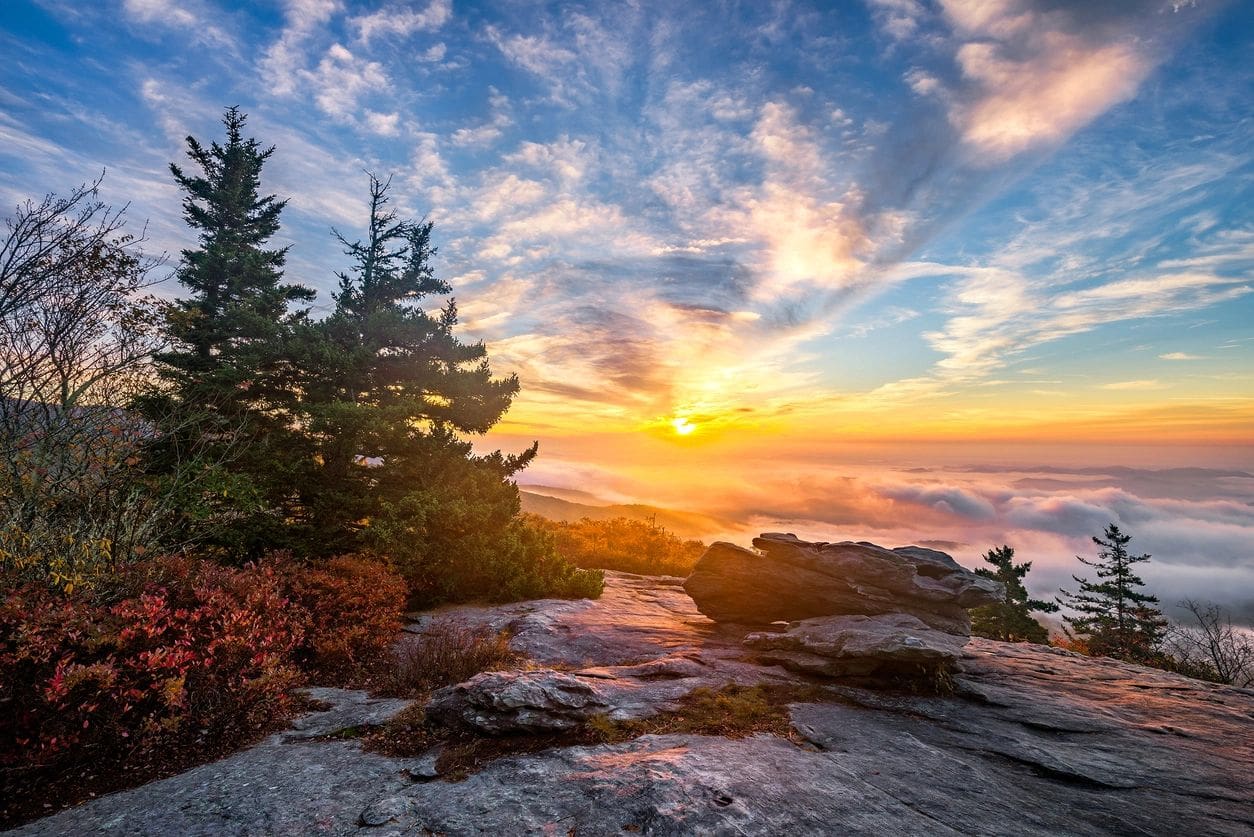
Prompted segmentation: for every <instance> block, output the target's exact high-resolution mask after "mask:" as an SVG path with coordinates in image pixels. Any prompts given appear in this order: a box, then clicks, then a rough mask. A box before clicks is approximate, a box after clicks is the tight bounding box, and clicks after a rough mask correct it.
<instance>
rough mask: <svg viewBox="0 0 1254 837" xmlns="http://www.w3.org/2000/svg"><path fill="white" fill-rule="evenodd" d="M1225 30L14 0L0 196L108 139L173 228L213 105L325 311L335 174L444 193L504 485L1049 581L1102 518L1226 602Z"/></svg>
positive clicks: (1239, 545) (1215, 21)
mask: <svg viewBox="0 0 1254 837" xmlns="http://www.w3.org/2000/svg"><path fill="white" fill-rule="evenodd" d="M1251 46H1254V10H1252V9H1251V7H1250V6H1249V4H1248V3H1247V4H1242V3H1239V2H1229V3H1223V2H1211V1H1210V0H1196V2H1180V0H1176V1H1175V2H1162V0H1145V1H1144V2H1139V1H1137V0H1111V2H1105V3H1091V2H1068V0H981V1H980V2H977V1H976V0H940V2H935V3H928V2H921V0H868V2H865V3H860V2H846V3H806V2H790V1H787V0H780V2H745V3H735V2H721V3H720V2H701V3H683V4H680V3H673V2H658V3H650V2H630V1H629V0H618V1H617V2H606V3H596V2H589V3H541V2H522V0H514V1H513V2H511V1H510V0H504V1H503V2H495V3H471V2H465V0H416V2H380V0H370V2H348V0H286V2H270V3H267V2H255V3H229V2H225V0H73V1H72V2H71V1H70V0H6V2H4V3H3V4H0V49H2V50H3V54H4V56H5V60H4V61H3V62H0V205H3V206H4V207H6V208H8V207H12V206H14V205H16V204H17V203H18V202H19V201H20V200H22V199H24V198H25V197H28V196H37V195H41V194H43V193H45V192H48V191H58V190H59V191H64V190H66V189H69V188H71V187H72V186H74V185H75V184H77V183H79V182H82V181H84V180H89V179H92V178H93V177H95V176H96V175H98V174H99V173H100V172H101V170H106V171H107V173H106V177H105V181H104V186H103V193H104V197H105V198H106V199H107V200H110V201H112V202H114V203H118V204H121V203H128V202H129V204H130V210H129V215H130V217H131V219H132V221H131V223H132V226H133V228H135V229H139V228H143V227H144V225H145V224H146V234H147V237H148V241H147V246H148V247H149V248H151V249H153V250H156V251H165V252H168V253H171V254H177V252H178V251H179V249H180V248H181V247H183V246H186V245H187V244H189V243H190V241H191V236H190V235H189V234H188V232H187V231H186V230H185V229H184V228H183V227H182V225H181V222H180V218H179V211H178V206H179V196H178V193H177V191H176V189H175V187H174V184H173V182H172V180H171V178H170V176H169V172H168V164H169V163H170V162H172V161H180V160H181V157H182V154H183V149H184V138H185V137H186V136H187V135H188V134H193V135H195V136H197V137H199V138H202V139H210V138H213V137H215V136H217V135H218V133H217V132H218V131H219V125H218V119H219V118H220V115H221V110H222V108H223V107H225V106H228V105H239V106H240V107H241V108H242V109H243V110H244V111H246V112H247V113H248V114H249V127H250V129H251V131H252V133H253V134H254V135H255V136H257V137H258V138H259V139H260V140H261V141H263V142H265V143H268V144H274V145H275V146H276V151H275V154H274V156H273V157H272V158H271V160H270V162H269V163H268V164H267V167H266V170H265V172H264V177H263V181H264V186H265V187H266V189H268V190H269V191H272V192H274V193H276V194H278V195H280V196H282V197H286V198H289V199H290V203H289V204H288V207H287V209H286V211H285V212H284V216H283V221H284V226H283V231H282V233H281V243H283V244H289V245H291V248H292V249H291V252H290V255H289V268H288V279H289V280H294V281H299V282H301V283H303V284H306V285H308V286H310V287H314V288H316V289H318V290H319V291H320V296H319V299H318V302H317V306H316V309H315V313H316V312H317V311H319V310H325V309H326V306H327V305H328V304H329V303H330V299H329V291H330V289H331V288H332V287H333V286H334V282H335V279H334V273H335V271H336V270H338V269H341V268H343V267H344V266H345V264H346V259H345V257H344V256H343V254H342V253H341V252H340V248H339V246H338V245H337V244H336V243H335V241H334V240H333V238H332V236H331V234H330V231H331V229H332V228H336V229H338V230H340V231H341V232H343V233H345V234H346V235H348V236H349V237H353V236H354V234H359V233H360V231H361V230H362V229H363V227H364V224H365V221H366V204H365V197H366V194H367V192H366V190H367V175H366V173H365V172H366V171H370V172H374V173H377V174H379V175H382V176H389V175H390V176H392V178H393V180H392V183H393V195H394V197H395V199H396V201H397V204H398V206H399V207H400V208H401V209H402V210H403V211H405V212H407V213H409V214H411V215H413V216H415V217H424V216H425V217H428V218H430V219H431V220H433V221H434V222H435V224H436V229H435V238H436V243H437V244H438V246H439V248H440V253H439V256H438V258H437V267H438V270H439V272H440V275H441V276H443V277H444V278H446V279H447V280H449V281H450V282H451V284H452V286H453V289H454V295H455V297H456V299H457V303H458V307H459V311H460V313H461V317H462V326H461V327H462V333H463V334H464V335H465V336H466V337H467V338H468V339H475V340H483V341H485V342H486V344H487V346H488V349H489V353H490V356H491V358H492V359H493V364H494V369H496V370H497V371H499V372H502V373H507V372H512V373H517V374H518V375H519V377H520V379H521V381H522V392H521V395H520V396H519V398H518V400H517V401H516V403H515V405H514V408H513V409H512V410H511V411H510V413H509V414H508V415H507V416H506V418H505V420H504V421H503V422H502V423H501V425H500V426H499V427H498V428H497V429H496V430H494V431H493V433H492V434H490V436H489V437H488V438H487V439H486V440H484V442H483V447H484V448H485V449H489V448H493V447H498V446H499V447H504V448H506V449H509V450H518V449H520V448H521V447H523V446H525V445H526V444H529V443H530V441H531V440H533V439H538V440H539V441H540V443H541V457H540V459H539V460H538V462H537V464H536V465H535V466H533V468H532V469H531V471H530V472H529V473H528V474H527V475H526V476H525V477H524V480H525V481H531V482H537V483H544V484H550V485H559V486H565V487H569V488H581V489H586V490H591V491H594V492H595V493H598V494H599V495H601V496H604V497H607V498H609V499H615V500H618V499H631V500H643V501H647V502H655V503H659V504H664V505H668V506H672V507H678V508H687V509H691V510H694V511H702V512H707V513H712V514H718V515H720V516H721V517H723V518H725V519H727V520H729V521H734V522H735V523H736V524H737V525H738V526H743V527H745V531H749V529H751V528H752V527H754V526H757V525H759V524H760V525H761V526H763V527H772V526H787V527H790V528H791V529H792V530H795V531H798V532H799V533H801V532H804V533H807V534H811V535H815V536H816V537H817V536H823V535H826V537H824V539H828V540H837V539H841V538H844V537H866V538H868V539H871V540H877V541H879V542H887V541H889V540H893V539H898V540H897V541H896V542H905V541H919V540H925V539H926V540H933V541H944V542H947V543H951V544H953V551H954V553H955V555H957V556H958V557H959V558H960V560H963V561H965V562H966V563H968V564H973V563H974V562H976V561H978V556H979V553H980V552H981V551H982V550H984V549H987V548H988V547H989V546H992V545H994V544H995V543H998V542H1001V541H1003V540H1006V541H1009V542H1011V543H1014V544H1015V545H1016V547H1017V548H1018V549H1019V550H1020V554H1021V555H1022V556H1023V557H1029V558H1032V559H1033V560H1034V561H1035V562H1036V564H1037V569H1036V570H1035V571H1034V578H1037V579H1038V581H1036V582H1034V584H1035V586H1036V587H1037V588H1041V589H1043V588H1044V587H1050V586H1053V587H1056V586H1057V585H1058V584H1059V583H1063V582H1065V581H1067V580H1068V577H1069V573H1070V572H1071V571H1072V570H1074V569H1078V566H1076V565H1074V555H1075V554H1077V553H1080V554H1089V555H1091V553H1092V548H1091V546H1092V545H1091V544H1089V543H1088V542H1087V541H1088V538H1089V537H1090V536H1091V535H1093V534H1097V533H1098V532H1099V531H1100V529H1101V527H1102V526H1103V525H1104V524H1105V523H1106V522H1110V521H1118V522H1120V523H1121V524H1122V525H1123V526H1124V528H1125V529H1127V530H1129V531H1131V532H1132V533H1133V535H1134V537H1135V538H1136V540H1134V543H1133V546H1134V547H1137V546H1140V547H1141V548H1143V549H1144V550H1145V551H1149V552H1152V553H1153V554H1154V555H1155V562H1154V565H1153V566H1154V568H1153V569H1152V571H1151V570H1147V571H1146V576H1147V579H1148V580H1150V581H1151V582H1152V583H1153V584H1154V585H1157V586H1158V587H1159V588H1160V591H1161V595H1162V596H1163V597H1164V599H1165V600H1166V599H1168V598H1178V597H1179V596H1182V595H1199V596H1205V597H1208V598H1213V599H1216V600H1221V601H1223V602H1225V603H1228V604H1230V605H1231V606H1233V607H1234V608H1238V609H1240V610H1241V611H1242V612H1245V613H1248V614H1250V615H1251V617H1250V618H1254V477H1251V476H1250V474H1251V473H1254V294H1252V293H1251V291H1252V290H1254V277H1252V275H1251V266H1252V265H1254V213H1251V210H1250V209H1249V207H1250V206H1251V205H1254V201H1252V200H1251V197H1252V194H1251V193H1252V191H1254V190H1252V189H1251V180H1252V177H1254V120H1252V117H1254V108H1252V105H1254V93H1252V92H1251V91H1254V78H1252V76H1254V62H1251V61H1250V60H1249V56H1250V55H1251V54H1252V51H1251ZM175 258H176V255H175ZM163 291H164V292H166V293H170V294H174V293H177V291H178V289H177V288H176V287H174V286H168V287H166V288H164V289H163Z"/></svg>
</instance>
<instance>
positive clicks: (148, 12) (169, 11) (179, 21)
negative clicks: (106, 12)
mask: <svg viewBox="0 0 1254 837" xmlns="http://www.w3.org/2000/svg"><path fill="white" fill-rule="evenodd" d="M122 10H123V11H124V12H125V13H126V14H127V16H128V17H130V18H131V19H133V20H135V21H137V22H139V23H142V24H144V25H146V26H167V27H171V28H175V29H185V30H187V31H189V32H192V33H193V34H194V36H195V39H196V40H197V41H200V42H204V43H209V44H213V45H215V46H218V47H227V48H228V49H230V50H231V51H232V52H234V51H236V44H235V40H234V39H233V38H232V37H231V36H230V35H229V34H227V32H226V31H225V30H224V29H223V28H222V27H221V26H218V25H216V24H214V23H211V22H210V18H211V13H210V12H209V11H208V10H205V9H203V8H201V6H200V4H199V3H197V2H188V0H123V3H122Z"/></svg>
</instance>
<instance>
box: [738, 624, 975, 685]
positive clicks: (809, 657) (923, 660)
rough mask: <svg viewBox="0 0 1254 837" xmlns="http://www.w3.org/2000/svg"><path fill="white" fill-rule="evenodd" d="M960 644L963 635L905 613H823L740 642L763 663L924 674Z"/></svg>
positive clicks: (831, 672) (941, 665)
mask: <svg viewBox="0 0 1254 837" xmlns="http://www.w3.org/2000/svg"><path fill="white" fill-rule="evenodd" d="M965 643H966V637H960V636H955V635H954V634H947V633H945V632H943V631H938V630H936V629H934V628H930V627H928V626H927V625H925V624H923V622H921V621H919V620H918V619H916V618H915V617H913V616H911V615H909V614H906V613H883V614H878V615H876V616H823V617H819V618H817V619H806V620H804V621H801V622H795V623H793V624H792V625H790V626H789V628H788V630H787V631H785V632H783V633H776V632H770V633H755V634H750V635H749V636H747V637H745V641H744V644H745V646H746V647H748V648H751V649H753V650H754V651H756V652H757V654H758V657H759V658H760V659H761V660H762V661H763V662H768V663H777V664H779V665H782V666H783V667H784V668H787V669H791V670H793V671H800V672H804V673H807V674H822V675H827V676H830V677H841V676H854V677H861V676H868V675H875V676H880V675H886V674H906V675H911V676H927V675H929V674H931V673H934V672H936V671H939V670H942V669H947V668H949V667H950V666H951V665H952V664H953V662H954V661H955V660H957V659H958V658H959V657H961V656H962V646H963V645H964V644H965Z"/></svg>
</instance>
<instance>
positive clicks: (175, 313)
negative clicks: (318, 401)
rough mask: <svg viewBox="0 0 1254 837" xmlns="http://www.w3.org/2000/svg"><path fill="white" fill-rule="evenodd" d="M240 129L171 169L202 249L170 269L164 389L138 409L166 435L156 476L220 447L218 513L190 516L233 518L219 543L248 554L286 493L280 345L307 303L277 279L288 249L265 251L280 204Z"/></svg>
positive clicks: (266, 532) (286, 423)
mask: <svg viewBox="0 0 1254 837" xmlns="http://www.w3.org/2000/svg"><path fill="white" fill-rule="evenodd" d="M245 122H246V117H245V115H244V114H243V113H241V112H240V111H239V109H238V108H234V107H232V108H228V109H227V110H226V112H225V114H224V115H223V119H222V123H223V125H224V126H225V128H226V139H225V142H222V143H219V142H217V141H214V142H212V143H210V144H209V145H208V146H205V145H203V144H202V143H201V142H200V141H198V140H197V139H195V138H194V137H188V138H187V154H188V157H189V158H190V160H191V162H192V163H193V164H194V169H192V170H189V171H184V169H182V168H181V167H179V166H178V165H176V164H171V165H170V171H171V173H172V174H173V176H174V180H175V182H176V183H177V184H178V185H179V187H180V188H181V189H182V191H183V218H184V220H185V221H186V222H187V224H188V226H189V227H191V228H192V229H193V230H195V231H196V233H197V239H198V240H197V246H195V247H193V248H189V249H186V250H184V251H183V252H182V258H181V261H180V263H179V267H178V272H177V277H178V280H179V282H180V283H181V284H182V285H183V287H184V288H185V289H186V290H187V291H188V294H187V296H186V297H185V298H183V299H180V300H178V301H177V302H175V303H173V304H172V305H171V306H170V307H169V308H168V309H167V316H166V334H167V336H168V337H169V338H170V341H171V347H170V349H169V351H166V352H164V353H161V354H159V355H158V356H157V358H156V359H157V362H158V370H159V373H160V375H161V378H162V380H163V381H164V387H163V388H162V390H161V392H160V393H159V394H154V395H153V396H151V397H149V398H148V399H145V403H146V405H147V409H148V411H149V412H150V414H151V416H152V417H153V419H154V420H155V421H156V423H157V424H158V426H159V427H160V428H161V429H162V430H163V433H162V434H161V435H160V437H159V439H158V440H157V442H156V443H154V445H153V465H154V467H155V469H156V470H157V471H159V472H160V471H163V470H164V471H167V472H168V471H172V470H175V469H177V468H178V467H180V461H179V460H180V458H181V457H182V456H183V455H184V453H185V452H186V451H187V450H189V449H192V448H195V449H198V450H201V451H202V452H203V450H204V449H205V448H206V447H208V448H214V447H217V448H220V450H218V451H217V453H216V455H215V456H213V457H210V459H213V460H215V461H217V462H218V463H219V464H220V466H221V472H222V473H221V474H220V477H221V479H220V481H219V490H218V491H216V492H214V494H215V499H214V500H213V504H214V508H210V509H198V510H197V511H196V512H194V513H193V515H192V517H198V518H201V520H200V521H199V522H200V523H204V522H206V521H209V522H211V521H212V519H213V518H215V517H229V518H230V519H231V524H230V530H231V531H232V536H231V538H232V540H233V543H231V544H226V545H227V546H229V547H230V548H232V549H241V550H243V551H245V552H249V553H251V552H256V551H257V550H259V549H261V548H264V547H266V546H272V545H275V544H274V541H273V540H272V535H273V530H274V528H275V526H278V525H281V521H282V519H283V518H284V516H285V512H284V510H283V506H284V504H285V502H286V501H287V499H288V497H289V495H290V494H291V491H290V477H289V476H288V475H286V474H285V473H284V471H285V470H286V468H287V463H288V462H289V461H290V460H291V453H292V451H291V450H290V446H289V443H290V442H291V441H292V437H290V436H289V435H288V431H289V430H290V426H291V423H292V418H293V413H292V407H293V405H294V403H295V400H296V391H295V389H294V369H293V367H292V364H291V363H290V361H289V359H288V358H289V345H288V344H289V342H290V336H291V329H292V326H293V324H294V323H295V322H297V321H298V320H299V319H300V317H301V316H302V314H293V313H292V312H291V311H290V310H289V306H290V305H291V304H292V303H295V302H299V301H303V300H309V299H312V298H313V296H314V294H313V291H311V290H309V289H307V288H304V287H301V286H300V285H293V284H286V283H284V282H283V281H282V279H283V265H284V261H285V258H286V249H285V248H272V247H268V246H267V245H268V243H269V241H270V239H271V238H273V236H274V235H275V234H276V233H277V232H278V230H279V216H280V214H281V213H282V211H283V207H284V206H285V205H286V201H282V200H278V199H276V198H275V197H274V196H273V195H263V194H262V193H261V170H262V167H263V166H264V164H265V162H266V161H267V160H268V159H269V158H270V156H271V154H273V153H274V148H273V147H263V146H262V145H261V144H260V143H259V142H258V141H257V140H256V139H252V138H246V137H245V136H244V127H245ZM250 519H251V521H252V523H253V524H256V525H249V524H248V522H247V521H248V520H250ZM188 522H189V525H191V524H192V522H191V521H190V520H189V521H188ZM197 525H198V524H197Z"/></svg>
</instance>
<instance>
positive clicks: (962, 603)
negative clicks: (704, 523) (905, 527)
mask: <svg viewBox="0 0 1254 837" xmlns="http://www.w3.org/2000/svg"><path fill="white" fill-rule="evenodd" d="M753 545H754V546H755V547H756V548H757V549H758V550H760V552H753V551H752V550H748V549H743V548H741V547H738V546H734V545H733V544H729V543H715V544H714V545H712V546H711V547H710V548H709V549H708V550H706V552H705V554H704V555H702V556H701V560H700V561H698V562H697V565H696V567H695V568H694V569H693V571H692V574H691V575H689V576H688V579H687V580H686V581H685V582H684V590H686V591H687V592H688V595H690V596H692V599H693V601H695V602H696V603H697V609H698V610H700V611H701V612H702V613H704V614H705V615H706V616H708V617H710V618H711V619H713V620H714V621H715V622H730V623H736V624H742V625H769V624H771V623H772V622H780V621H783V622H794V621H800V620H803V619H814V618H816V617H820V616H849V615H862V616H875V615H878V614H882V613H907V614H909V615H911V616H914V617H915V618H917V619H919V620H920V621H922V622H924V623H925V624H927V625H929V626H931V627H932V628H935V629H936V630H938V631H944V632H946V633H950V634H957V635H966V634H969V633H970V631H971V620H970V617H969V616H968V615H967V609H968V608H972V607H979V606H980V605H986V604H992V603H994V602H996V601H997V600H998V599H999V598H1000V596H1001V595H1002V589H1001V585H1000V584H998V583H997V582H995V581H992V580H990V579H987V578H983V577H981V576H978V575H976V574H975V573H973V572H971V571H970V570H967V569H964V568H963V567H962V566H960V565H959V564H958V562H957V561H955V560H954V559H953V558H951V557H949V556H948V555H946V554H945V553H943V552H937V551H936V550H933V549H923V548H922V547H917V546H905V547H898V548H896V549H885V548H884V547H882V546H876V545H875V544H873V543H852V542H848V541H847V542H844V543H807V542H806V541H802V540H799V539H797V538H796V537H795V536H793V535H780V534H764V535H761V536H760V537H757V538H754V539H753Z"/></svg>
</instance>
